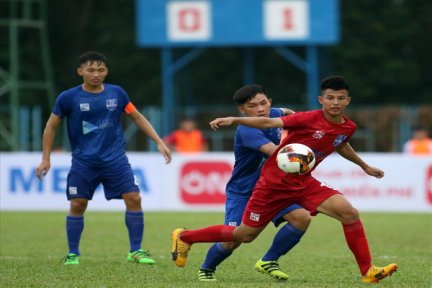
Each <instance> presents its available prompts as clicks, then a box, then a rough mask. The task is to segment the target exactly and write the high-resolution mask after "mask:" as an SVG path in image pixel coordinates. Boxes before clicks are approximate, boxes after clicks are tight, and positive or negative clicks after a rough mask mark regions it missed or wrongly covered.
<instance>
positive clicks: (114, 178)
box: [36, 52, 171, 265]
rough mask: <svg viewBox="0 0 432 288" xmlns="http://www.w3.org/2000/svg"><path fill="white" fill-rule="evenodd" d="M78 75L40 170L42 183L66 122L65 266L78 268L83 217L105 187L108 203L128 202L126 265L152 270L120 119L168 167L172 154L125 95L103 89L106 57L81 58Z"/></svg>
mask: <svg viewBox="0 0 432 288" xmlns="http://www.w3.org/2000/svg"><path fill="white" fill-rule="evenodd" d="M77 73H78V75H79V76H81V77H82V79H83V83H82V84H80V85H78V86H75V87H73V88H71V89H69V90H66V91H64V92H62V93H61V94H60V95H59V96H58V98H57V101H56V103H55V106H54V109H53V111H52V114H51V116H50V117H49V119H48V122H47V124H46V127H45V130H44V133H43V155H42V161H41V163H40V164H39V166H38V167H37V169H36V175H37V177H38V178H39V179H42V177H43V176H44V175H46V173H47V172H48V170H49V169H50V166H51V163H50V154H51V150H52V147H53V143H54V139H55V135H56V131H57V129H58V127H59V125H60V123H61V121H62V119H64V118H66V119H67V130H68V136H69V141H70V144H71V148H72V166H71V168H70V171H69V174H68V177H67V189H66V195H67V199H68V200H69V201H70V209H69V215H68V216H67V217H66V232H67V241H68V245H69V252H68V255H67V256H66V257H65V261H64V264H66V265H69V264H79V256H80V251H79V243H80V239H81V233H82V231H83V228H84V212H85V210H86V208H87V204H88V201H89V200H91V199H92V197H93V194H94V192H95V189H96V187H97V186H98V185H99V184H102V185H103V188H104V192H105V198H106V199H107V200H111V199H123V200H124V202H125V205H126V212H125V222H126V226H127V229H128V232H129V243H130V250H129V253H128V256H127V259H128V261H130V262H135V263H140V264H154V263H155V261H154V260H153V259H152V258H150V255H149V254H148V253H147V252H145V251H144V250H143V249H142V248H141V242H142V238H143V232H144V214H143V211H142V208H141V197H140V194H139V188H138V185H137V182H136V179H135V176H134V174H133V170H132V168H131V165H130V164H129V160H128V158H127V156H126V152H125V147H126V142H125V139H124V136H123V129H122V126H121V122H120V120H121V116H122V114H126V115H127V116H129V117H130V118H131V119H132V121H133V122H134V123H135V124H136V125H137V126H138V128H139V129H140V130H141V131H142V132H143V133H144V134H145V135H147V136H148V137H150V138H151V139H152V140H153V141H154V142H155V143H156V144H157V148H158V150H159V151H160V153H161V154H162V155H163V157H164V159H165V163H166V164H168V163H169V162H170V161H171V151H170V150H169V148H168V147H167V146H166V145H165V144H164V142H163V141H162V139H161V138H160V137H159V135H158V134H157V133H156V131H155V130H154V129H153V127H152V125H151V124H150V122H149V121H148V120H147V119H146V118H145V117H144V116H143V115H142V114H141V113H140V112H139V111H138V110H137V109H136V108H135V106H134V104H133V103H132V102H131V101H130V99H129V96H128V95H127V93H126V92H125V91H124V90H123V89H122V88H121V87H120V86H117V85H112V84H108V83H104V80H105V77H106V76H107V75H108V67H107V60H106V58H105V56H104V55H102V54H101V53H98V52H86V53H84V54H83V55H81V57H80V58H79V66H78V69H77Z"/></svg>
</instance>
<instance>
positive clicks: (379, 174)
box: [364, 166, 384, 179]
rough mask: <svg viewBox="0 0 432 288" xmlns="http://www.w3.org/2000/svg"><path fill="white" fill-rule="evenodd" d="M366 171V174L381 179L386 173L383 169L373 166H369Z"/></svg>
mask: <svg viewBox="0 0 432 288" xmlns="http://www.w3.org/2000/svg"><path fill="white" fill-rule="evenodd" d="M364 171H365V172H366V174H368V175H370V176H373V177H375V178H378V179H381V178H382V177H384V171H382V170H381V169H378V168H375V167H371V166H367V167H366V168H365V169H364Z"/></svg>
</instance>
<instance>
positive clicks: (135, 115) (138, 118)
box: [128, 110, 171, 164]
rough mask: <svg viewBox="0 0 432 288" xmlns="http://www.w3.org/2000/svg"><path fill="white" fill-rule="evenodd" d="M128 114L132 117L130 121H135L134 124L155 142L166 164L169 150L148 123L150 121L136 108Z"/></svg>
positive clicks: (169, 158)
mask: <svg viewBox="0 0 432 288" xmlns="http://www.w3.org/2000/svg"><path fill="white" fill-rule="evenodd" d="M128 116H129V117H130V118H131V119H132V121H134V122H135V124H136V125H137V126H138V128H139V129H140V130H141V131H142V132H143V133H144V134H145V135H147V136H148V137H150V138H151V139H152V140H153V141H154V142H155V143H156V146H157V148H158V150H159V152H160V153H161V154H162V156H163V157H164V159H165V163H166V164H168V163H170V162H171V150H170V149H169V148H168V146H166V144H165V143H164V142H163V141H162V139H161V138H160V137H159V135H158V134H157V132H156V131H155V130H154V128H153V126H152V125H151V124H150V122H149V121H148V120H147V118H145V117H144V115H142V114H141V113H140V112H139V111H138V110H135V111H133V112H131V113H129V114H128Z"/></svg>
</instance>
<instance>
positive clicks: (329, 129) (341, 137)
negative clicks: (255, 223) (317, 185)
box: [257, 110, 357, 191]
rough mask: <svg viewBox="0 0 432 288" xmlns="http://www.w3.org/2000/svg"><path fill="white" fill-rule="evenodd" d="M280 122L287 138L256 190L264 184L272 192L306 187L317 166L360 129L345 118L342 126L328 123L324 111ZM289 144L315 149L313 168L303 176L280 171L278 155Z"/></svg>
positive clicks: (284, 117)
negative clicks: (299, 144)
mask: <svg viewBox="0 0 432 288" xmlns="http://www.w3.org/2000/svg"><path fill="white" fill-rule="evenodd" d="M281 119H282V121H283V123H284V129H287V130H288V135H287V137H285V138H284V139H283V140H282V142H281V144H280V145H279V147H278V149H277V150H276V152H275V153H273V154H272V156H271V157H270V158H269V159H268V160H267V161H266V162H265V164H264V166H263V168H262V172H261V176H260V178H259V180H258V182H257V187H258V186H260V185H263V186H265V187H267V188H270V189H272V188H275V189H278V190H290V191H292V190H299V189H303V188H305V187H306V186H307V185H308V183H309V181H311V178H312V176H311V172H312V171H313V170H314V169H315V167H317V166H318V165H319V164H320V163H321V161H323V160H324V159H325V158H326V157H327V156H328V155H330V154H331V153H333V152H334V151H335V150H336V148H337V146H338V145H339V144H341V143H346V142H348V141H349V139H350V138H351V136H352V135H353V134H354V132H355V130H356V128H357V125H356V124H355V123H354V122H353V121H351V120H349V119H348V118H346V117H344V120H345V121H344V123H342V124H335V123H332V122H329V121H328V120H327V119H325V117H324V112H323V111H322V110H313V111H308V112H296V113H294V114H291V115H289V116H283V117H281ZM289 143H301V144H304V145H306V146H309V147H310V148H311V149H312V150H313V152H314V153H315V158H316V162H315V166H314V169H312V170H311V171H309V172H308V173H305V174H303V175H291V174H286V173H284V172H283V171H282V170H280V169H279V167H278V166H277V163H276V156H277V152H278V151H279V150H280V149H281V148H282V147H283V146H285V145H287V144H289Z"/></svg>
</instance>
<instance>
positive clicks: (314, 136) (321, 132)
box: [312, 131, 325, 139]
mask: <svg viewBox="0 0 432 288" xmlns="http://www.w3.org/2000/svg"><path fill="white" fill-rule="evenodd" d="M324 134H325V133H324V132H323V131H316V132H315V134H313V135H312V137H313V138H315V139H321V138H322V137H324Z"/></svg>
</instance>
